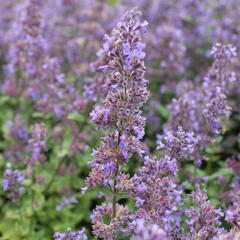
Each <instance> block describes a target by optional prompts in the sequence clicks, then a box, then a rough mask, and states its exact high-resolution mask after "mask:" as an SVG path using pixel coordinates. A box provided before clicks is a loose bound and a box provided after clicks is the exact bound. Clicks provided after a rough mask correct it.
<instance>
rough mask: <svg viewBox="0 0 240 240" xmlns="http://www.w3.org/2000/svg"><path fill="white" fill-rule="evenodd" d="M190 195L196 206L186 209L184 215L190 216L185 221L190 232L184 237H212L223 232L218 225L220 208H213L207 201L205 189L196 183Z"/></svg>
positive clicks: (221, 214)
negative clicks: (194, 190) (194, 189)
mask: <svg viewBox="0 0 240 240" xmlns="http://www.w3.org/2000/svg"><path fill="white" fill-rule="evenodd" d="M190 197H191V198H192V199H193V201H194V202H195V203H196V204H197V206H196V207H192V208H191V209H188V210H186V215H187V217H189V218H190V219H189V220H188V221H187V223H188V225H189V228H190V229H189V230H190V234H189V235H188V237H187V238H186V239H196V238H199V239H212V238H213V237H216V236H218V234H220V233H221V232H223V229H221V228H219V227H218V226H219V225H221V222H220V218H221V217H222V216H223V213H222V211H221V210H220V209H215V208H214V207H213V206H212V205H211V203H210V202H209V201H208V199H207V195H206V190H201V188H200V187H199V185H197V186H196V192H194V193H192V194H191V195H190Z"/></svg>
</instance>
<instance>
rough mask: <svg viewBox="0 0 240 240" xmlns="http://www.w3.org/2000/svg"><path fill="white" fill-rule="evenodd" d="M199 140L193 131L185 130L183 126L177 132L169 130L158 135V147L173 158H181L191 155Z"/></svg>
mask: <svg viewBox="0 0 240 240" xmlns="http://www.w3.org/2000/svg"><path fill="white" fill-rule="evenodd" d="M197 142H198V140H197V138H196V137H195V136H194V134H193V132H189V133H188V132H184V130H183V129H182V127H181V126H179V127H178V129H177V132H176V133H171V132H167V133H166V134H165V135H164V136H160V135H159V136H158V149H163V150H165V152H166V153H167V154H169V156H170V157H171V158H174V159H181V158H184V157H186V156H189V155H191V154H192V153H193V152H194V147H195V145H196V144H197Z"/></svg>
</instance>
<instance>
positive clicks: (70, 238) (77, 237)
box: [53, 228, 88, 240]
mask: <svg viewBox="0 0 240 240" xmlns="http://www.w3.org/2000/svg"><path fill="white" fill-rule="evenodd" d="M85 232H86V229H85V228H83V229H82V230H80V231H77V232H72V231H71V229H68V231H67V233H66V234H64V233H59V232H56V233H54V236H53V238H54V240H87V239H88V237H87V235H86V234H85Z"/></svg>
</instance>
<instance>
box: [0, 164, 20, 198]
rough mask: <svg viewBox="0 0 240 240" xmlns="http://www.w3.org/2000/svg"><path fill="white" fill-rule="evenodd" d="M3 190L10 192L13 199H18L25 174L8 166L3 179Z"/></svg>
mask: <svg viewBox="0 0 240 240" xmlns="http://www.w3.org/2000/svg"><path fill="white" fill-rule="evenodd" d="M2 183H3V190H4V191H9V192H10V197H11V199H12V200H13V201H17V200H18V199H19V197H20V194H21V192H22V191H23V187H22V186H21V185H22V184H23V183H24V176H23V174H22V172H21V171H19V170H12V168H11V166H10V165H9V166H7V169H6V171H5V175H4V179H3V180H2Z"/></svg>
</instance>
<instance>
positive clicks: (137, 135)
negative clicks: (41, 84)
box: [87, 10, 148, 187]
mask: <svg viewBox="0 0 240 240" xmlns="http://www.w3.org/2000/svg"><path fill="white" fill-rule="evenodd" d="M139 16H140V13H139V12H138V11H136V10H132V11H129V12H127V13H126V14H125V15H124V17H123V18H122V20H121V21H120V22H119V23H118V24H117V27H116V28H115V29H114V30H113V31H112V34H111V36H108V35H106V36H105V43H104V44H103V48H102V49H101V50H100V52H99V56H100V57H101V58H102V59H103V62H104V63H105V65H104V66H100V67H99V68H101V69H104V72H105V74H106V75H107V76H108V77H107V82H104V85H105V86H104V88H105V89H106V99H105V101H103V103H102V105H100V106H96V107H95V109H94V110H93V111H92V112H91V114H90V116H91V118H92V121H93V122H94V123H95V124H96V125H97V126H98V128H100V129H112V130H113V131H111V132H109V133H108V134H107V135H106V136H105V137H103V138H102V144H101V146H100V147H99V148H98V149H96V150H94V151H93V156H94V160H93V161H92V162H91V163H90V166H91V167H93V171H92V173H90V176H89V178H88V179H87V184H88V187H93V186H98V185H101V184H103V185H104V186H106V185H109V186H111V183H110V182H109V181H110V179H112V178H114V176H115V175H116V174H118V167H117V166H118V165H120V166H121V165H126V164H127V162H128V160H129V159H130V157H131V156H132V154H133V153H135V152H136V153H138V155H140V156H141V155H142V154H143V153H144V149H143V145H142V143H141V139H142V138H143V136H144V126H145V118H144V117H142V116H141V114H142V112H141V111H140V107H141V106H142V105H143V103H144V102H146V100H147V98H148V91H147V88H146V85H147V83H148V81H147V80H145V78H144V73H145V66H144V62H143V59H144V57H145V53H144V51H143V50H144V47H145V44H144V43H143V42H142V33H144V32H145V27H146V25H147V23H146V22H143V23H141V22H140V21H139ZM100 179H101V180H100Z"/></svg>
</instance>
